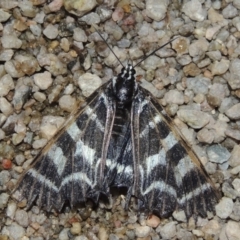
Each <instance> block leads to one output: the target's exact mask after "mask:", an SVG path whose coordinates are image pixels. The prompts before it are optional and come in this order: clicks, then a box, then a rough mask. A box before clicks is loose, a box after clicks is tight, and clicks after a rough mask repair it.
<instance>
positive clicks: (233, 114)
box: [225, 103, 240, 120]
mask: <svg viewBox="0 0 240 240" xmlns="http://www.w3.org/2000/svg"><path fill="white" fill-rule="evenodd" d="M225 113H226V115H227V116H228V117H229V118H230V119H233V120H238V119H240V103H238V104H236V105H234V106H232V107H231V108H229V109H228V110H227V111H226V112H225Z"/></svg>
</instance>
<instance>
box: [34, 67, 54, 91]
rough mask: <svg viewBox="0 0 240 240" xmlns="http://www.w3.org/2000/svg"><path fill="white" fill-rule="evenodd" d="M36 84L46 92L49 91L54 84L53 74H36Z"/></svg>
mask: <svg viewBox="0 0 240 240" xmlns="http://www.w3.org/2000/svg"><path fill="white" fill-rule="evenodd" d="M33 80H34V83H35V84H36V85H37V86H38V87H39V88H40V89H41V90H46V89H48V88H49V87H50V86H51V85H52V82H53V79H52V77H51V73H50V72H47V71H45V72H44V73H36V74H34V76H33Z"/></svg>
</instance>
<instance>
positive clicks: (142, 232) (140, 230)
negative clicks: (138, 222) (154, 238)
mask: <svg viewBox="0 0 240 240" xmlns="http://www.w3.org/2000/svg"><path fill="white" fill-rule="evenodd" d="M150 232H151V228H150V227H148V226H137V227H136V228H135V234H136V236H137V237H140V238H143V237H147V236H148V235H149V234H150Z"/></svg>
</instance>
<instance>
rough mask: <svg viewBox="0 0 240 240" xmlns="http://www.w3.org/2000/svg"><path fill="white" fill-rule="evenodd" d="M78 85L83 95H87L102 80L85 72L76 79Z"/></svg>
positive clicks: (99, 84)
mask: <svg viewBox="0 0 240 240" xmlns="http://www.w3.org/2000/svg"><path fill="white" fill-rule="evenodd" d="M78 85H79V87H80V88H81V90H82V93H83V95H84V96H85V97H89V96H90V95H91V94H92V93H93V92H94V91H95V90H96V89H98V88H99V87H100V86H101V85H102V80H101V79H100V78H99V77H98V76H97V75H96V74H91V73H85V74H83V75H81V76H80V77H79V79H78Z"/></svg>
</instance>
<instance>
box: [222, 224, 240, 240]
mask: <svg viewBox="0 0 240 240" xmlns="http://www.w3.org/2000/svg"><path fill="white" fill-rule="evenodd" d="M225 233H226V236H227V239H228V240H238V239H240V238H239V236H240V224H239V223H238V222H235V221H231V220H230V221H228V222H227V225H226V228H225Z"/></svg>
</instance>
